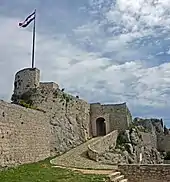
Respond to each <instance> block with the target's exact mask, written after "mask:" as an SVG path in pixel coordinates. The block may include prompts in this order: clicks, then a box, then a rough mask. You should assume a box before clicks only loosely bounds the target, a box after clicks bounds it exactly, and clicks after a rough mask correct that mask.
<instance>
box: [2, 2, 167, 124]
mask: <svg viewBox="0 0 170 182" xmlns="http://www.w3.org/2000/svg"><path fill="white" fill-rule="evenodd" d="M35 8H36V9H37V27H36V29H37V31H36V67H37V68H39V69H40V70H41V80H42V81H55V82H57V83H59V84H60V86H61V88H63V87H64V88H65V90H66V91H67V92H69V93H71V94H74V95H77V94H78V95H79V96H80V97H81V98H83V99H86V100H87V101H89V102H101V103H121V102H127V104H128V106H129V108H130V110H131V112H132V115H133V116H134V117H135V116H141V117H159V118H163V119H164V121H165V123H166V124H167V125H168V126H169V127H170V113H169V108H170V101H169V97H170V46H169V45H170V3H169V1H168V0H128V1H127V0H62V1H61V0H48V1H45V0H44V1H43V0H41V1H40V0H15V1H12V0H0V25H1V26H0V28H1V31H0V32H1V33H0V85H1V87H0V88H1V89H0V98H1V99H4V100H7V101H9V100H10V96H11V94H12V89H13V79H14V74H15V72H16V71H18V70H20V69H22V68H25V67H30V66H31V43H32V32H31V31H32V25H29V27H27V28H25V29H22V28H19V27H18V23H19V22H20V21H23V20H24V19H25V17H26V16H27V15H29V14H30V13H31V12H32V11H33V10H34V9H35Z"/></svg>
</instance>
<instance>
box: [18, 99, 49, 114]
mask: <svg viewBox="0 0 170 182" xmlns="http://www.w3.org/2000/svg"><path fill="white" fill-rule="evenodd" d="M19 105H21V106H23V107H26V108H29V109H34V110H37V111H41V112H43V113H45V112H46V111H44V110H43V109H39V108H37V107H36V106H34V105H32V104H28V103H26V102H25V101H24V100H20V101H19Z"/></svg>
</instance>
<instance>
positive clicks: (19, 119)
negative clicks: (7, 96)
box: [0, 101, 51, 167]
mask: <svg viewBox="0 0 170 182" xmlns="http://www.w3.org/2000/svg"><path fill="white" fill-rule="evenodd" d="M50 138H51V134H50V126H49V121H48V118H47V117H46V115H45V114H44V113H42V112H39V111H36V110H32V109H26V108H24V107H21V106H18V105H14V104H9V103H6V102H4V101H0V167H5V166H13V165H17V164H24V163H31V162H37V161H39V160H43V159H45V158H47V157H49V156H50Z"/></svg>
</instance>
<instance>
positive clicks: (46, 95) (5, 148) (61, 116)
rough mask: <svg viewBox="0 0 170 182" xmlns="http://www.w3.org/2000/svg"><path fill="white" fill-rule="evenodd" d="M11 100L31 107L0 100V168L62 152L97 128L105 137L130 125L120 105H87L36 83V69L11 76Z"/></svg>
mask: <svg viewBox="0 0 170 182" xmlns="http://www.w3.org/2000/svg"><path fill="white" fill-rule="evenodd" d="M12 98H13V101H14V103H15V102H16V103H19V101H20V100H24V101H25V102H26V104H28V103H29V104H30V103H31V107H32V109H26V108H24V107H21V106H18V105H15V104H8V103H5V102H0V112H2V115H1V116H0V131H2V132H1V133H0V135H2V137H4V138H2V140H0V142H1V145H0V150H1V154H2V155H1V162H0V166H4V165H11V164H12V163H27V162H35V161H38V160H40V159H44V158H46V157H48V156H54V155H56V154H62V153H64V152H66V151H68V150H70V149H71V148H74V147H76V146H78V145H80V144H81V143H83V142H85V141H87V140H89V139H90V138H92V137H95V136H98V135H99V130H100V132H102V135H103V134H104V135H106V134H108V133H110V132H112V131H113V130H118V131H120V130H124V129H127V128H128V127H129V124H130V123H131V121H132V116H131V114H130V111H129V109H128V107H127V105H126V103H122V104H112V105H101V104H100V103H94V104H89V103H87V102H86V101H84V100H81V99H79V98H77V97H74V96H72V95H69V94H67V93H65V92H64V91H62V90H60V89H59V86H58V84H56V83H54V82H47V83H46V82H40V71H39V70H38V69H37V68H33V69H32V68H26V69H23V70H20V71H19V72H17V73H16V76H15V82H14V94H13V97H12ZM4 114H5V117H4ZM98 119H99V121H101V122H97V121H98ZM97 123H102V125H100V124H99V125H98V124H97ZM101 130H102V131H101ZM104 130H105V131H104ZM9 131H10V132H11V136H9V134H7V132H8V133H10V132H9ZM103 132H105V133H103ZM5 133H6V134H5ZM3 134H4V136H3ZM100 134H101V133H100ZM13 136H15V137H13ZM102 141H103V140H101V141H100V142H102ZM23 153H24V154H23ZM4 160H5V161H6V162H4ZM4 163H5V164H4Z"/></svg>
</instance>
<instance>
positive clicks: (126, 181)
mask: <svg viewBox="0 0 170 182" xmlns="http://www.w3.org/2000/svg"><path fill="white" fill-rule="evenodd" d="M119 182H128V180H127V179H122V180H120V181H119Z"/></svg>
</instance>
